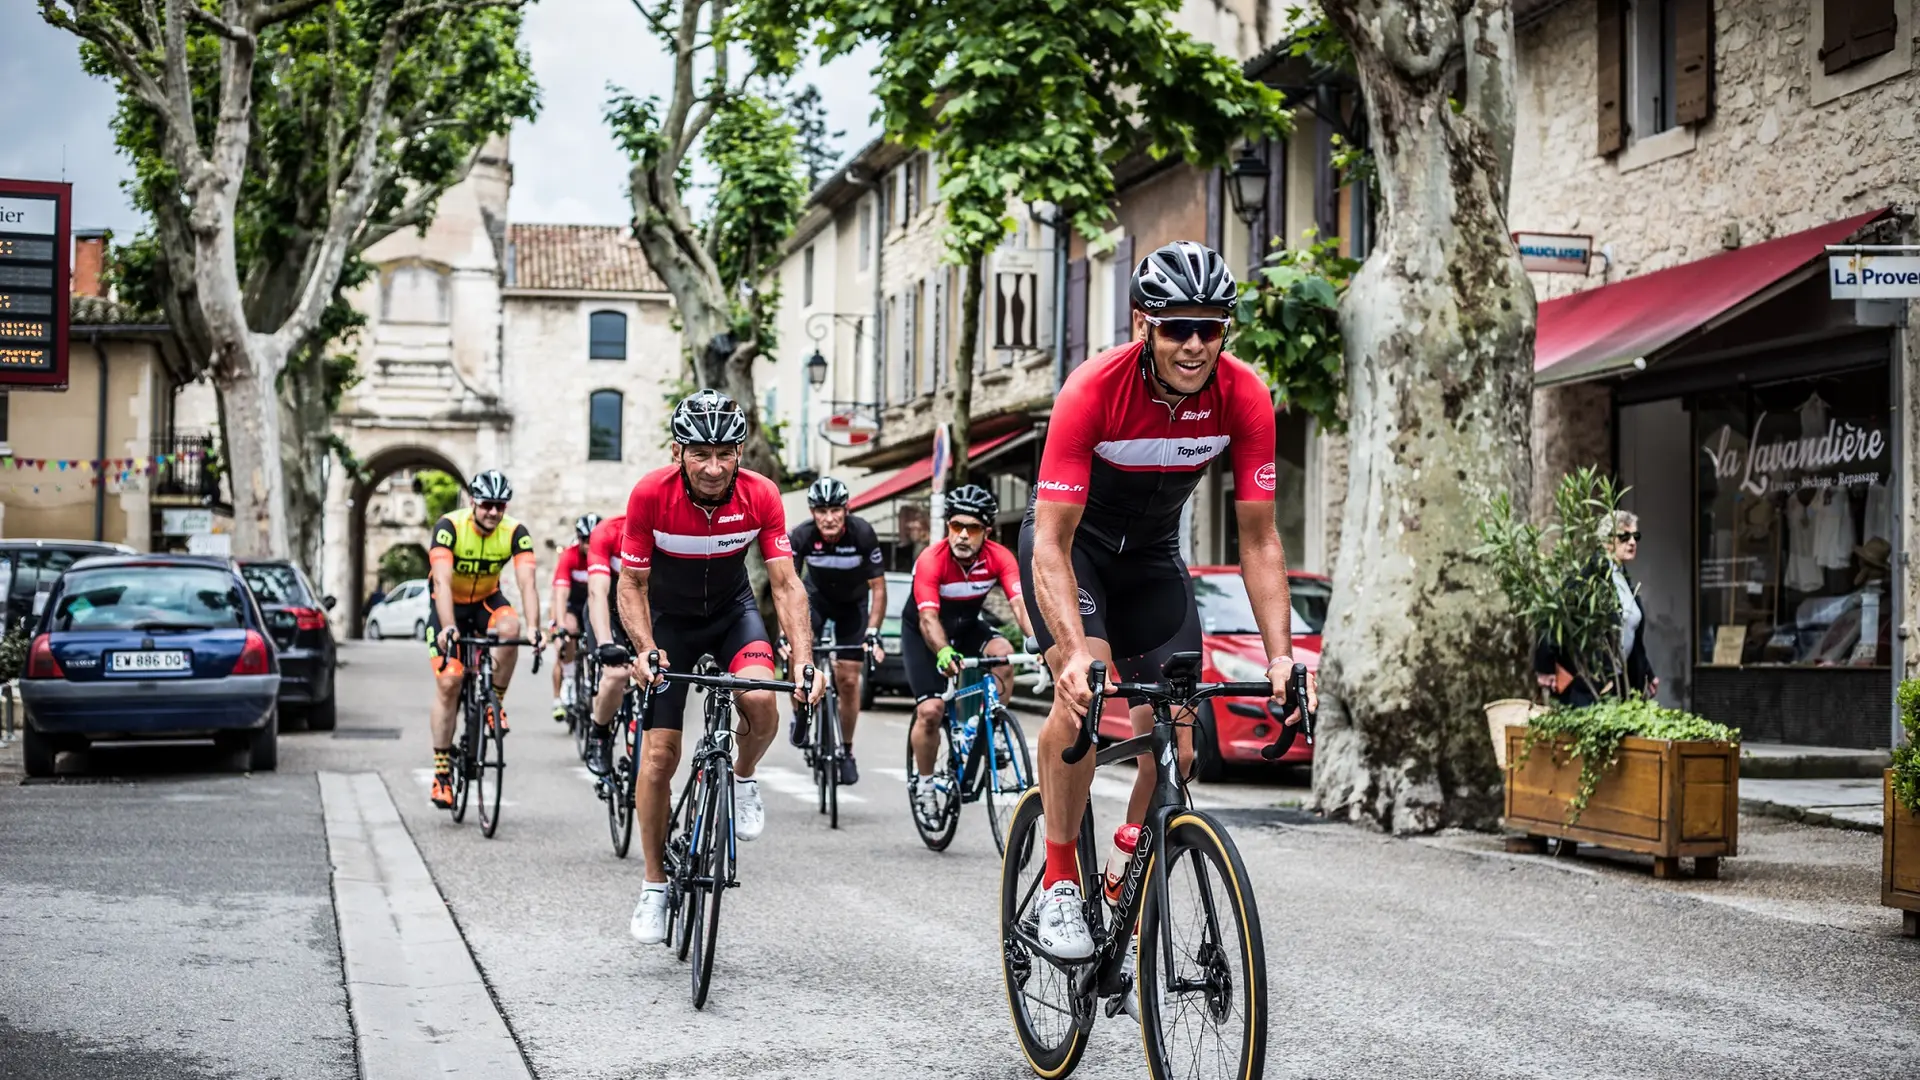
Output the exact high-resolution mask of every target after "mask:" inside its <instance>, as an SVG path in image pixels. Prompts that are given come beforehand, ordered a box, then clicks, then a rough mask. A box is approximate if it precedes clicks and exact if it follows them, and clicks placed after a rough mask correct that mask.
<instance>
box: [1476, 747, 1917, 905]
mask: <svg viewBox="0 0 1920 1080" xmlns="http://www.w3.org/2000/svg"><path fill="white" fill-rule="evenodd" d="M1526 740H1527V729H1526V728H1523V727H1510V728H1508V729H1507V760H1508V762H1510V763H1517V762H1519V761H1520V760H1521V755H1522V753H1523V752H1524V749H1525V747H1526ZM1570 746H1571V744H1570V743H1568V744H1565V745H1564V746H1563V748H1562V749H1561V750H1560V751H1559V753H1558V762H1559V763H1557V764H1556V755H1555V754H1553V753H1549V752H1548V749H1549V748H1548V747H1547V746H1545V745H1541V746H1537V747H1535V748H1534V751H1533V756H1532V757H1531V758H1528V759H1527V761H1526V764H1524V765H1517V766H1515V767H1511V768H1509V769H1508V770H1507V801H1506V823H1507V827H1508V828H1510V829H1518V830H1521V831H1522V832H1524V833H1526V834H1527V842H1528V843H1531V844H1532V845H1534V846H1535V849H1536V850H1544V847H1545V843H1546V838H1548V837H1558V838H1560V839H1563V840H1574V841H1578V842H1581V843H1588V844H1599V845H1600V846H1602V847H1610V848H1616V849H1618V850H1620V851H1633V852H1638V853H1640V854H1643V855H1651V856H1653V876H1654V877H1658V878H1669V877H1677V876H1679V873H1680V860H1681V859H1682V858H1691V859H1693V860H1694V864H1693V865H1694V874H1695V876H1696V877H1703V878H1711V877H1718V876H1719V873H1720V860H1721V858H1722V857H1725V856H1730V855H1735V854H1738V839H1739V828H1740V746H1739V744H1737V743H1725V742H1673V741H1670V740H1664V739H1641V738H1628V739H1626V740H1624V741H1623V742H1622V743H1621V744H1620V757H1619V760H1618V761H1617V762H1615V764H1614V768H1613V769H1612V771H1610V772H1609V773H1607V775H1605V776H1603V777H1601V778H1600V783H1599V785H1598V786H1597V787H1595V788H1594V791H1593V797H1592V798H1591V799H1589V800H1588V802H1587V808H1586V810H1585V811H1584V812H1583V813H1582V814H1581V815H1580V818H1579V820H1578V821H1577V822H1576V823H1575V824H1573V825H1568V824H1567V823H1566V822H1567V816H1568V811H1569V809H1570V805H1571V802H1572V799H1573V796H1574V794H1575V793H1576V792H1578V791H1579V790H1580V760H1579V759H1578V758H1575V757H1572V756H1571V755H1570V754H1569V753H1568V749H1567V748H1568V747H1570ZM1917 887H1920V886H1917Z"/></svg>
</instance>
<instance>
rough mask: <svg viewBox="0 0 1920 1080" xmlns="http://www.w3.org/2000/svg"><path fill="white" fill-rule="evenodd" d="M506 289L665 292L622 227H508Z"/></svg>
mask: <svg viewBox="0 0 1920 1080" xmlns="http://www.w3.org/2000/svg"><path fill="white" fill-rule="evenodd" d="M507 242H508V243H509V244H511V245H512V254H511V256H510V258H511V259H512V262H511V263H510V264H509V265H511V266H512V268H513V275H512V277H511V278H510V279H509V280H508V282H507V287H508V288H517V289H569V290H584V291H589V292H665V291H666V289H667V287H666V285H665V284H664V283H663V282H662V281H661V280H660V276H659V275H658V274H655V273H654V272H653V268H652V267H651V266H648V265H647V257H646V255H645V254H644V253H642V252H641V250H640V244H639V243H638V242H637V241H635V240H634V238H633V234H632V231H631V230H629V229H628V228H627V227H626V226H624V225H514V226H512V227H511V228H510V230H509V231H508V233H507Z"/></svg>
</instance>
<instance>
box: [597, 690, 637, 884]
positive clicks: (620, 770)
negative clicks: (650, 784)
mask: <svg viewBox="0 0 1920 1080" xmlns="http://www.w3.org/2000/svg"><path fill="white" fill-rule="evenodd" d="M614 723H616V724H617V725H619V728H620V742H621V749H620V757H619V758H618V759H617V760H615V761H614V763H613V774H612V775H611V776H608V777H606V778H605V779H603V780H601V781H600V782H601V783H602V784H605V785H606V788H607V830H608V832H609V833H611V834H612V836H613V853H614V855H615V856H617V857H618V858H622V859H624V858H626V857H627V850H628V848H630V847H631V846H632V844H633V793H634V791H635V790H636V789H637V788H638V786H639V774H640V746H639V744H638V742H636V741H635V739H634V731H633V722H632V719H631V718H630V717H628V716H626V715H624V714H623V715H621V717H620V718H619V719H618V720H615V721H614Z"/></svg>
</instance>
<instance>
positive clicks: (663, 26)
mask: <svg viewBox="0 0 1920 1080" xmlns="http://www.w3.org/2000/svg"><path fill="white" fill-rule="evenodd" d="M632 3H633V10H635V11H637V12H639V13H640V17H641V18H642V19H645V20H647V26H648V27H650V28H651V29H652V30H653V32H654V34H655V35H656V36H658V37H660V38H662V39H664V40H668V41H671V40H673V31H672V30H671V29H669V28H668V26H667V21H666V18H665V17H664V16H661V15H655V14H654V13H653V12H651V11H648V10H647V4H646V0H632Z"/></svg>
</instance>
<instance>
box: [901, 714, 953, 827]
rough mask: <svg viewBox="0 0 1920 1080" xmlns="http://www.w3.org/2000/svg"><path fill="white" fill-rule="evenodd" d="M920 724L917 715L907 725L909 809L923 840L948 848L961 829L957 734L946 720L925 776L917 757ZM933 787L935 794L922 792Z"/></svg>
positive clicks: (942, 722) (942, 725)
mask: <svg viewBox="0 0 1920 1080" xmlns="http://www.w3.org/2000/svg"><path fill="white" fill-rule="evenodd" d="M919 723H920V721H919V719H918V718H917V717H916V718H915V719H913V720H912V721H910V722H909V723H908V724H907V811H908V812H909V813H910V814H912V815H913V827H914V829H916V830H917V831H918V832H919V833H920V841H921V842H922V843H924V844H926V845H927V847H928V848H930V849H932V850H934V851H945V850H947V845H948V844H951V843H953V834H954V832H955V831H957V830H958V829H959V828H960V781H959V778H958V773H957V772H956V770H955V768H954V766H955V764H956V756H955V754H954V749H953V733H952V732H951V731H950V730H949V729H948V728H947V724H946V721H945V720H944V719H942V720H941V722H940V743H939V747H938V749H936V750H935V751H934V754H933V770H932V771H931V772H929V773H927V774H926V775H925V776H922V775H921V774H920V770H919V766H918V765H917V764H916V763H915V761H914V756H913V729H914V728H915V727H916V726H918V725H919ZM929 790H931V791H933V792H934V794H930V795H929V794H922V792H925V791H929Z"/></svg>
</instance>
